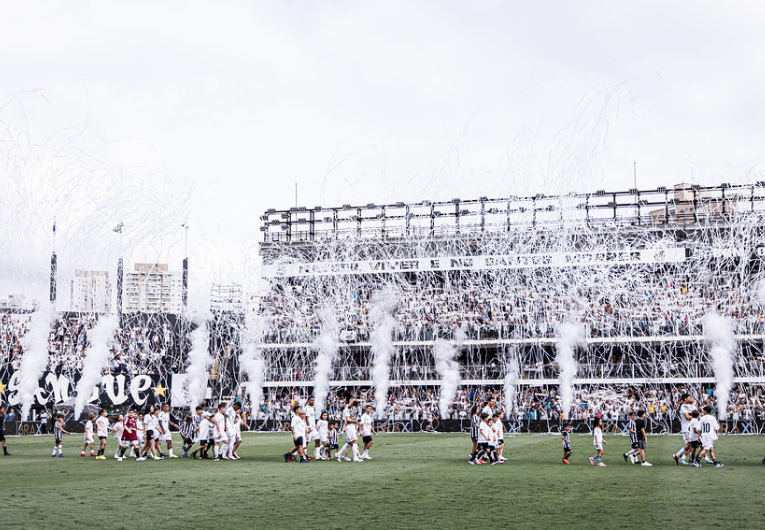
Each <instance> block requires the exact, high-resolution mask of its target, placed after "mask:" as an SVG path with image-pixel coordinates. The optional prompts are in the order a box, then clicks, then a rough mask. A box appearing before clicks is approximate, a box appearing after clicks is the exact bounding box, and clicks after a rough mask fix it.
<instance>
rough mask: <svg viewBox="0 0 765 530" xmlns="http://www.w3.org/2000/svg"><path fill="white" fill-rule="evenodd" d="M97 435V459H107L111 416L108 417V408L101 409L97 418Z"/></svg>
mask: <svg viewBox="0 0 765 530" xmlns="http://www.w3.org/2000/svg"><path fill="white" fill-rule="evenodd" d="M96 435H97V436H98V456H96V460H106V457H105V456H104V453H105V452H106V437H107V436H108V435H109V418H107V417H106V409H101V411H100V412H99V413H98V419H97V420H96Z"/></svg>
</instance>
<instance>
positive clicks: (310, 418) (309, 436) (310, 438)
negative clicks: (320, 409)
mask: <svg viewBox="0 0 765 530" xmlns="http://www.w3.org/2000/svg"><path fill="white" fill-rule="evenodd" d="M315 403H316V400H315V399H314V397H313V396H308V400H307V401H306V402H305V407H303V412H304V413H305V423H306V427H305V440H304V442H305V446H306V449H308V446H309V445H310V444H311V442H313V443H314V448H313V457H314V458H315V459H317V460H318V459H319V456H320V455H319V451H320V449H321V442H320V440H319V430H318V429H317V428H316V409H314V408H313V406H314V404H315Z"/></svg>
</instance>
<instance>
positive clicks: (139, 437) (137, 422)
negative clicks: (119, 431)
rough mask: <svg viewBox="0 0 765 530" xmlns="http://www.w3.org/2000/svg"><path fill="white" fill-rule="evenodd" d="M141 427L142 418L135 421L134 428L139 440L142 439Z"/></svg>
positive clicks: (142, 424) (142, 425)
mask: <svg viewBox="0 0 765 530" xmlns="http://www.w3.org/2000/svg"><path fill="white" fill-rule="evenodd" d="M143 427H144V423H143V420H136V421H135V428H136V431H137V432H136V434H137V435H138V439H139V440H143Z"/></svg>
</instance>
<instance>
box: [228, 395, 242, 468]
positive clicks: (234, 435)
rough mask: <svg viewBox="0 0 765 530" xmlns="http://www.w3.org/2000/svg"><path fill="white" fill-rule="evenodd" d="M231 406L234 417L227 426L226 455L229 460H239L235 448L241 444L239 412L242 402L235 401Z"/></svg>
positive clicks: (240, 418)
mask: <svg viewBox="0 0 765 530" xmlns="http://www.w3.org/2000/svg"><path fill="white" fill-rule="evenodd" d="M231 408H232V409H233V411H234V419H233V420H232V423H231V425H230V426H229V435H228V436H229V440H228V457H229V458H230V459H231V460H239V455H237V454H236V450H237V449H239V446H240V445H241V444H242V415H241V413H240V411H241V409H242V404H241V403H239V402H238V401H237V402H236V403H234V404H233V406H232V407H231Z"/></svg>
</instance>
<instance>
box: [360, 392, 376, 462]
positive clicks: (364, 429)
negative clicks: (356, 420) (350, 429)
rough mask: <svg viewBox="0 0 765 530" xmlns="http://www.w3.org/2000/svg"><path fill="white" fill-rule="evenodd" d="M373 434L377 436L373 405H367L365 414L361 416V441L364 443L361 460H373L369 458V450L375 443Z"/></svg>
mask: <svg viewBox="0 0 765 530" xmlns="http://www.w3.org/2000/svg"><path fill="white" fill-rule="evenodd" d="M373 434H374V435H375V436H377V431H375V427H374V420H373V419H372V405H367V406H366V407H364V414H362V415H361V441H362V442H364V452H363V453H362V454H361V458H362V459H363V460H372V457H371V456H369V448H370V447H372V444H373V443H374V440H372V435H373Z"/></svg>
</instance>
